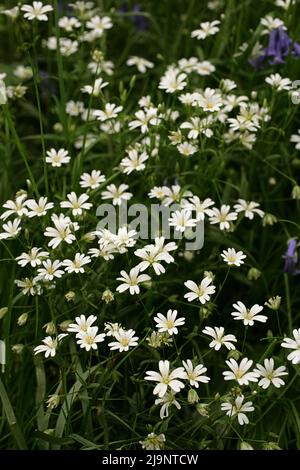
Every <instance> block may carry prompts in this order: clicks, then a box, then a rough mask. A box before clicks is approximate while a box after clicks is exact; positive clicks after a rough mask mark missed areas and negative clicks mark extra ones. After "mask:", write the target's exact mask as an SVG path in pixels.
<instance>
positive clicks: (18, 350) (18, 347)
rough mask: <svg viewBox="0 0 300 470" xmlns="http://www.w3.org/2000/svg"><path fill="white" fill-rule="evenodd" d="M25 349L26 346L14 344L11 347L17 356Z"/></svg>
mask: <svg viewBox="0 0 300 470" xmlns="http://www.w3.org/2000/svg"><path fill="white" fill-rule="evenodd" d="M23 349H24V344H14V345H13V346H12V347H11V350H12V352H14V353H15V354H22V352H23Z"/></svg>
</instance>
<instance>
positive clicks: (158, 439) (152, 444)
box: [139, 432, 166, 450]
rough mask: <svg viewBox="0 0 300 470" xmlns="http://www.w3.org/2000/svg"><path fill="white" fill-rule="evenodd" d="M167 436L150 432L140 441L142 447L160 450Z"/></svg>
mask: <svg viewBox="0 0 300 470" xmlns="http://www.w3.org/2000/svg"><path fill="white" fill-rule="evenodd" d="M165 442H166V438H165V435H164V434H155V433H154V432H150V434H148V435H147V437H146V438H145V439H144V440H143V441H139V444H141V446H142V449H146V450H160V449H162V448H163V446H164V443H165Z"/></svg>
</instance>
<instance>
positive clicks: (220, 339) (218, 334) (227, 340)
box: [202, 326, 237, 351]
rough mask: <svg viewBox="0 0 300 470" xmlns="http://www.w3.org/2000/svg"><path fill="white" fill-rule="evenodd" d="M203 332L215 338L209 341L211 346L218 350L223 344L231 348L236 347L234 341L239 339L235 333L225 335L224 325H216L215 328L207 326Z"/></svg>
mask: <svg viewBox="0 0 300 470" xmlns="http://www.w3.org/2000/svg"><path fill="white" fill-rule="evenodd" d="M202 333H204V334H205V335H208V336H211V337H212V338H213V340H212V341H211V342H210V343H209V347H210V348H214V349H215V350H216V351H219V349H220V348H221V347H222V346H225V347H226V348H227V349H229V350H232V349H235V345H234V344H233V342H236V341H237V339H236V337H235V336H234V335H225V331H224V328H223V326H220V327H218V326H214V327H213V328H212V327H210V326H206V327H205V328H204V330H202Z"/></svg>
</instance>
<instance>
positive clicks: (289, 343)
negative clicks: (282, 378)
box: [281, 328, 300, 364]
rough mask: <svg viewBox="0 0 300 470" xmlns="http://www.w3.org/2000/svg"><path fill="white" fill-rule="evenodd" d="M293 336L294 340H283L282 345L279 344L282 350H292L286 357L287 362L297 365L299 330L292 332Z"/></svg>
mask: <svg viewBox="0 0 300 470" xmlns="http://www.w3.org/2000/svg"><path fill="white" fill-rule="evenodd" d="M293 336H294V339H292V338H284V339H283V343H281V347H282V348H286V349H293V350H294V351H292V352H291V353H290V354H289V355H288V357H287V358H288V360H289V361H292V363H293V364H299V363H300V328H299V329H298V330H297V329H295V330H293Z"/></svg>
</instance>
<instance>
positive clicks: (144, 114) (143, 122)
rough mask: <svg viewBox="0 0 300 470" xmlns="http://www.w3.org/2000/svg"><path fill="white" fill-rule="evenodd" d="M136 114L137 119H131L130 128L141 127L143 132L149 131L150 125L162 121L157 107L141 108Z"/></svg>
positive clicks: (155, 124)
mask: <svg viewBox="0 0 300 470" xmlns="http://www.w3.org/2000/svg"><path fill="white" fill-rule="evenodd" d="M134 116H135V118H136V119H134V120H133V121H130V122H129V124H128V127H129V129H130V130H132V129H137V128H138V127H140V128H141V133H142V134H145V133H146V132H148V130H149V126H157V125H158V124H159V123H160V118H159V117H157V108H153V107H151V108H148V109H145V110H142V109H140V110H139V111H137V112H136V113H135V114H134Z"/></svg>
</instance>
